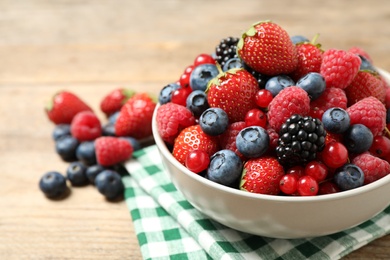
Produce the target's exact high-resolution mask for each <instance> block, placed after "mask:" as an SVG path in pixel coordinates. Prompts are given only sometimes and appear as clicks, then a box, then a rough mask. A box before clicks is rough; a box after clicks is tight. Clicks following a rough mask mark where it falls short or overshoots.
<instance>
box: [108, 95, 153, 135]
mask: <svg viewBox="0 0 390 260" xmlns="http://www.w3.org/2000/svg"><path fill="white" fill-rule="evenodd" d="M155 107H156V102H155V101H154V100H153V99H152V98H151V97H150V96H149V95H148V94H147V93H137V94H135V95H134V96H132V97H131V98H130V99H129V100H127V102H126V103H125V104H124V105H123V107H122V108H121V110H120V112H119V116H118V119H117V121H116V123H115V134H116V135H117V136H131V137H134V138H136V139H143V138H146V137H149V136H150V135H151V134H152V116H153V111H154V108H155Z"/></svg>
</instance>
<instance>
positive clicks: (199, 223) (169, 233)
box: [123, 145, 390, 259]
mask: <svg viewBox="0 0 390 260" xmlns="http://www.w3.org/2000/svg"><path fill="white" fill-rule="evenodd" d="M134 157H135V158H134V159H132V160H131V161H129V162H128V163H127V164H126V168H127V169H128V171H129V172H130V175H125V176H123V182H124V184H125V187H126V189H125V199H126V203H127V206H128V208H129V210H130V214H131V217H132V220H133V223H134V228H135V231H136V234H137V238H138V241H139V244H140V248H141V253H142V256H143V258H144V259H307V258H310V259H340V258H341V257H343V256H345V255H347V254H348V253H350V252H352V251H354V250H356V249H358V248H360V247H362V246H364V245H366V244H367V243H369V242H371V241H373V240H375V239H377V238H379V237H382V236H384V235H387V234H389V233H390V207H388V208H387V209H386V210H385V211H383V212H382V213H380V214H379V215H377V216H376V217H374V218H373V219H371V220H368V221H367V222H365V223H363V224H361V225H359V226H357V227H355V228H351V229H349V230H346V231H343V232H339V233H336V234H333V235H329V236H323V237H316V238H310V239H287V240H285V239H273V238H266V237H261V236H254V235H250V234H246V233H242V232H239V231H236V230H233V229H231V228H228V227H225V226H223V225H221V224H219V223H217V222H215V221H213V220H211V219H209V218H208V217H206V216H205V215H203V214H202V213H200V212H199V211H198V210H196V209H195V208H193V207H192V206H191V204H190V203H189V202H188V201H186V200H185V198H184V197H183V195H182V194H181V193H180V192H179V191H178V190H177V189H176V188H175V186H174V185H173V184H172V182H171V180H170V177H169V176H168V174H167V173H166V171H165V169H164V167H163V165H162V163H161V158H160V155H159V153H158V150H157V147H156V146H154V145H153V146H149V147H147V148H145V149H142V150H138V151H137V152H135V153H134Z"/></svg>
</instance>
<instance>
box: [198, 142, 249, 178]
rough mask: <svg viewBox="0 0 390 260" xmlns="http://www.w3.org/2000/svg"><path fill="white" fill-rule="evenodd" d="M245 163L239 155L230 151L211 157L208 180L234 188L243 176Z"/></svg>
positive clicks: (220, 152)
mask: <svg viewBox="0 0 390 260" xmlns="http://www.w3.org/2000/svg"><path fill="white" fill-rule="evenodd" d="M242 167H243V163H242V161H241V159H240V157H238V155H237V154H236V153H235V152H233V151H231V150H228V149H225V150H220V151H218V152H216V153H215V154H213V155H212V156H211V157H210V165H209V167H208V169H207V173H206V176H205V177H206V178H207V179H209V180H211V181H213V182H216V183H220V184H222V185H225V186H232V185H233V184H234V183H235V182H236V181H237V180H238V179H239V178H240V176H241V172H242Z"/></svg>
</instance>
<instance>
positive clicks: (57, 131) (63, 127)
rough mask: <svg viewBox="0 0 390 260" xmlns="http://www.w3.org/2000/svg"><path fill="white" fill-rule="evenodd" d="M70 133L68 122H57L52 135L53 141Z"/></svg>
mask: <svg viewBox="0 0 390 260" xmlns="http://www.w3.org/2000/svg"><path fill="white" fill-rule="evenodd" d="M67 135H71V133H70V125H69V124H58V125H56V126H55V127H54V130H53V133H52V137H53V140H54V141H57V140H58V139H60V138H62V137H63V136H67Z"/></svg>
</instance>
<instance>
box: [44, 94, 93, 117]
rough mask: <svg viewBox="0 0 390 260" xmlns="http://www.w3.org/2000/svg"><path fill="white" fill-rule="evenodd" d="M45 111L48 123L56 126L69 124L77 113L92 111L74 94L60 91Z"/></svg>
mask: <svg viewBox="0 0 390 260" xmlns="http://www.w3.org/2000/svg"><path fill="white" fill-rule="evenodd" d="M45 111H46V114H47V116H48V117H49V119H50V121H52V122H53V123H54V124H56V125H58V124H70V123H71V122H72V119H73V117H74V116H75V115H76V114H77V113H79V112H81V111H92V109H91V108H90V107H89V106H88V105H87V104H86V103H85V102H84V101H82V100H81V99H80V98H79V97H78V96H76V95H75V94H73V93H71V92H68V91H60V92H58V93H57V94H55V95H54V96H53V98H52V100H51V101H50V103H49V104H48V105H47V106H46V108H45Z"/></svg>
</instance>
